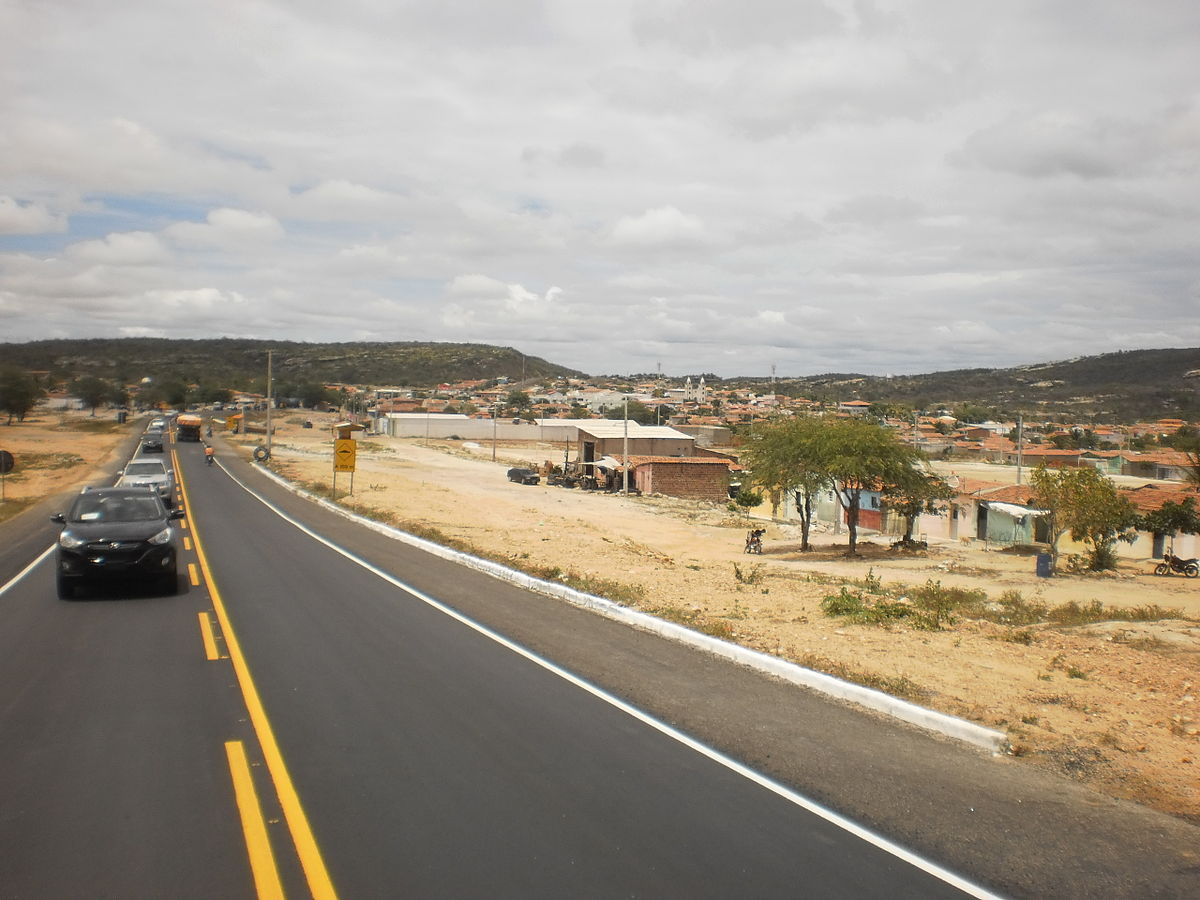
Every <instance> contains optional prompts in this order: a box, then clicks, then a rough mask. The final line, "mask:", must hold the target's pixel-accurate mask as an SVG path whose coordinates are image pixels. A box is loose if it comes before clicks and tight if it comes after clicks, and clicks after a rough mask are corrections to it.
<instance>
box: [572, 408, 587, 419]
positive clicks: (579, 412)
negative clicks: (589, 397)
mask: <svg viewBox="0 0 1200 900" xmlns="http://www.w3.org/2000/svg"><path fill="white" fill-rule="evenodd" d="M591 417H592V411H591V410H590V409H588V408H587V407H586V406H572V407H571V411H570V412H569V413H567V418H568V419H590V418H591Z"/></svg>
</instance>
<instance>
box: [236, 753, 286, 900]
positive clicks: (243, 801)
mask: <svg viewBox="0 0 1200 900" xmlns="http://www.w3.org/2000/svg"><path fill="white" fill-rule="evenodd" d="M225 755H226V756H228V757H229V774H230V776H232V778H233V793H234V795H235V796H236V797H237V805H238V812H239V813H240V814H241V817H242V832H243V834H245V836H246V851H247V852H248V853H249V854H250V870H251V871H252V872H253V873H254V888H255V890H256V891H257V893H258V896H259V898H260V900H273V898H277V900H283V898H284V894H283V885H282V884H281V883H280V881H279V869H278V868H277V867H276V866H275V854H273V853H272V852H271V839H270V838H269V837H268V836H267V823H266V822H265V821H264V820H263V815H262V807H261V806H260V805H259V803H258V794H256V793H255V791H254V779H253V777H252V776H251V774H250V764H249V763H248V762H247V761H246V748H245V747H243V746H242V742H241V741H226V742H225Z"/></svg>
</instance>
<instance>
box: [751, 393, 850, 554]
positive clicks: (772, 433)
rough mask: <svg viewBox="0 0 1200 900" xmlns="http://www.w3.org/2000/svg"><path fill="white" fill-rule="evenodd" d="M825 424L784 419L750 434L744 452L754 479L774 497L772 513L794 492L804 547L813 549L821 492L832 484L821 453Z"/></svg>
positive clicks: (775, 512)
mask: <svg viewBox="0 0 1200 900" xmlns="http://www.w3.org/2000/svg"><path fill="white" fill-rule="evenodd" d="M822 427H824V423H823V421H822V420H820V419H816V418H808V417H805V418H799V419H782V420H780V421H778V422H773V423H771V424H767V425H762V426H759V427H757V428H755V429H754V430H753V431H752V432H751V433H750V439H749V443H748V444H747V445H746V447H745V449H744V451H743V452H742V455H741V460H742V462H743V463H745V465H746V466H747V467H748V469H749V472H750V481H751V482H753V483H754V484H756V485H758V486H760V487H761V488H763V489H764V490H765V491H767V492H768V494H769V495H770V497H771V512H772V515H775V514H777V513H778V510H779V501H780V498H781V497H782V495H783V494H785V493H787V492H791V493H792V494H793V495H794V497H795V501H796V512H797V514H798V515H799V516H800V550H801V552H806V551H809V550H811V549H812V547H811V546H810V545H809V529H810V528H811V527H812V520H813V506H814V505H815V503H816V498H817V494H818V493H819V492H820V491H821V490H823V489H825V488H827V487H828V486H829V476H828V475H827V474H826V473H825V470H824V468H823V462H822V460H821V458H820V456H819V455H818V441H817V433H818V432H819V431H820V430H821V428H822Z"/></svg>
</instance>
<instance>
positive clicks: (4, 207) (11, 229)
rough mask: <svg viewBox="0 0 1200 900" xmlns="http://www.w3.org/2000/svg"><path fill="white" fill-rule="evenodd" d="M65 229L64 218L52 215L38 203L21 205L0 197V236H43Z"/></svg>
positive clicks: (65, 222) (13, 200) (14, 200)
mask: <svg viewBox="0 0 1200 900" xmlns="http://www.w3.org/2000/svg"><path fill="white" fill-rule="evenodd" d="M66 227H67V221H66V218H65V217H63V216H56V215H54V214H53V213H51V212H50V211H49V210H48V209H46V207H44V206H42V205H41V204H40V203H21V202H20V201H19V200H16V199H14V198H12V197H6V196H3V195H0V234H45V233H47V232H61V231H65V230H66Z"/></svg>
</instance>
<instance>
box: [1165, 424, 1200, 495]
mask: <svg viewBox="0 0 1200 900" xmlns="http://www.w3.org/2000/svg"><path fill="white" fill-rule="evenodd" d="M1179 430H1180V431H1181V432H1182V431H1183V429H1182V428H1181V429H1179ZM1172 446H1173V447H1174V448H1175V449H1176V450H1181V451H1183V454H1184V456H1186V457H1187V461H1188V464H1187V468H1186V469H1185V470H1184V478H1186V479H1187V483H1188V484H1190V485H1191V486H1192V487H1195V488H1200V437H1197V436H1196V435H1195V434H1194V433H1193V434H1192V435H1190V436H1188V435H1184V436H1183V437H1180V436H1179V435H1176V436H1175V441H1174V442H1173V443H1172Z"/></svg>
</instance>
